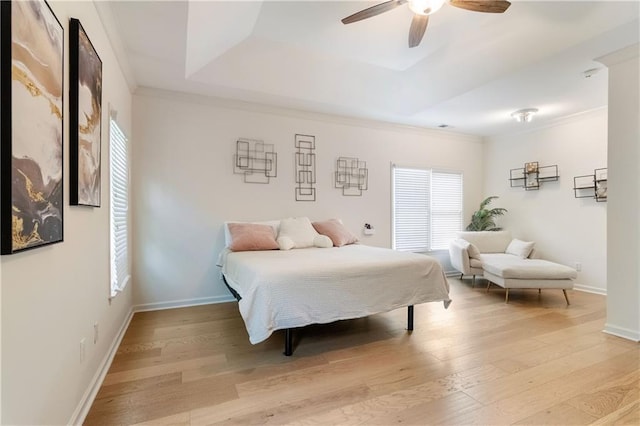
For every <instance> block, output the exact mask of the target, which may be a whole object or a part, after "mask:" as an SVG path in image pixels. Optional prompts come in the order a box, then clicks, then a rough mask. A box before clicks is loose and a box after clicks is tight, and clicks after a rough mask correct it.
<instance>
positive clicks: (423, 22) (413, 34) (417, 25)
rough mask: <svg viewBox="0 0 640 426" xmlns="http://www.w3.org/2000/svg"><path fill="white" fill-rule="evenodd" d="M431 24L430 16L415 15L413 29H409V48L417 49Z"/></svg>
mask: <svg viewBox="0 0 640 426" xmlns="http://www.w3.org/2000/svg"><path fill="white" fill-rule="evenodd" d="M428 23H429V16H428V15H418V14H415V15H413V19H412V20H411V28H409V47H416V46H417V45H419V44H420V42H421V41H422V37H423V36H424V32H425V31H426V30H427V24H428Z"/></svg>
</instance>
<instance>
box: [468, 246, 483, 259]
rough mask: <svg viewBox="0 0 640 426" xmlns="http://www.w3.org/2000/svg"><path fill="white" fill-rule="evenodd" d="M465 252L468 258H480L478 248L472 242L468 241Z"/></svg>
mask: <svg viewBox="0 0 640 426" xmlns="http://www.w3.org/2000/svg"><path fill="white" fill-rule="evenodd" d="M467 253H468V254H469V257H470V258H472V259H478V260H481V257H480V250H479V249H478V247H476V246H475V245H474V244H472V243H469V246H468V247H467Z"/></svg>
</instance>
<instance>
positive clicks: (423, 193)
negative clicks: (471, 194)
mask: <svg viewBox="0 0 640 426" xmlns="http://www.w3.org/2000/svg"><path fill="white" fill-rule="evenodd" d="M392 179H393V183H392V187H393V248H394V249H396V250H404V251H413V252H425V251H430V250H440V249H446V248H448V246H449V241H451V240H452V239H454V238H455V233H456V232H457V231H460V230H461V229H462V173H457V172H441V171H434V170H430V169H415V168H402V167H397V166H394V167H393V173H392Z"/></svg>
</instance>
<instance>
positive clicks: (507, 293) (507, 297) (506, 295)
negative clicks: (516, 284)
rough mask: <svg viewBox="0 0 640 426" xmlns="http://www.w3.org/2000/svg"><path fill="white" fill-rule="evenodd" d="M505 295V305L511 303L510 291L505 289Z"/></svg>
mask: <svg viewBox="0 0 640 426" xmlns="http://www.w3.org/2000/svg"><path fill="white" fill-rule="evenodd" d="M505 290H506V291H505V293H504V303H509V289H508V288H505Z"/></svg>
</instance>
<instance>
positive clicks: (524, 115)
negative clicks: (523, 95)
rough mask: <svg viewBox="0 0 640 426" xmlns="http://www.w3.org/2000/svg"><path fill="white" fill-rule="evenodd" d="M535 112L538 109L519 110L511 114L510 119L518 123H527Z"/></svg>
mask: <svg viewBox="0 0 640 426" xmlns="http://www.w3.org/2000/svg"><path fill="white" fill-rule="evenodd" d="M537 112H538V108H525V109H519V110H518V111H515V112H512V113H511V117H513V118H514V119H515V120H516V121H517V122H518V123H529V122H530V121H531V120H532V119H533V116H534V115H535V114H536V113H537Z"/></svg>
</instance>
